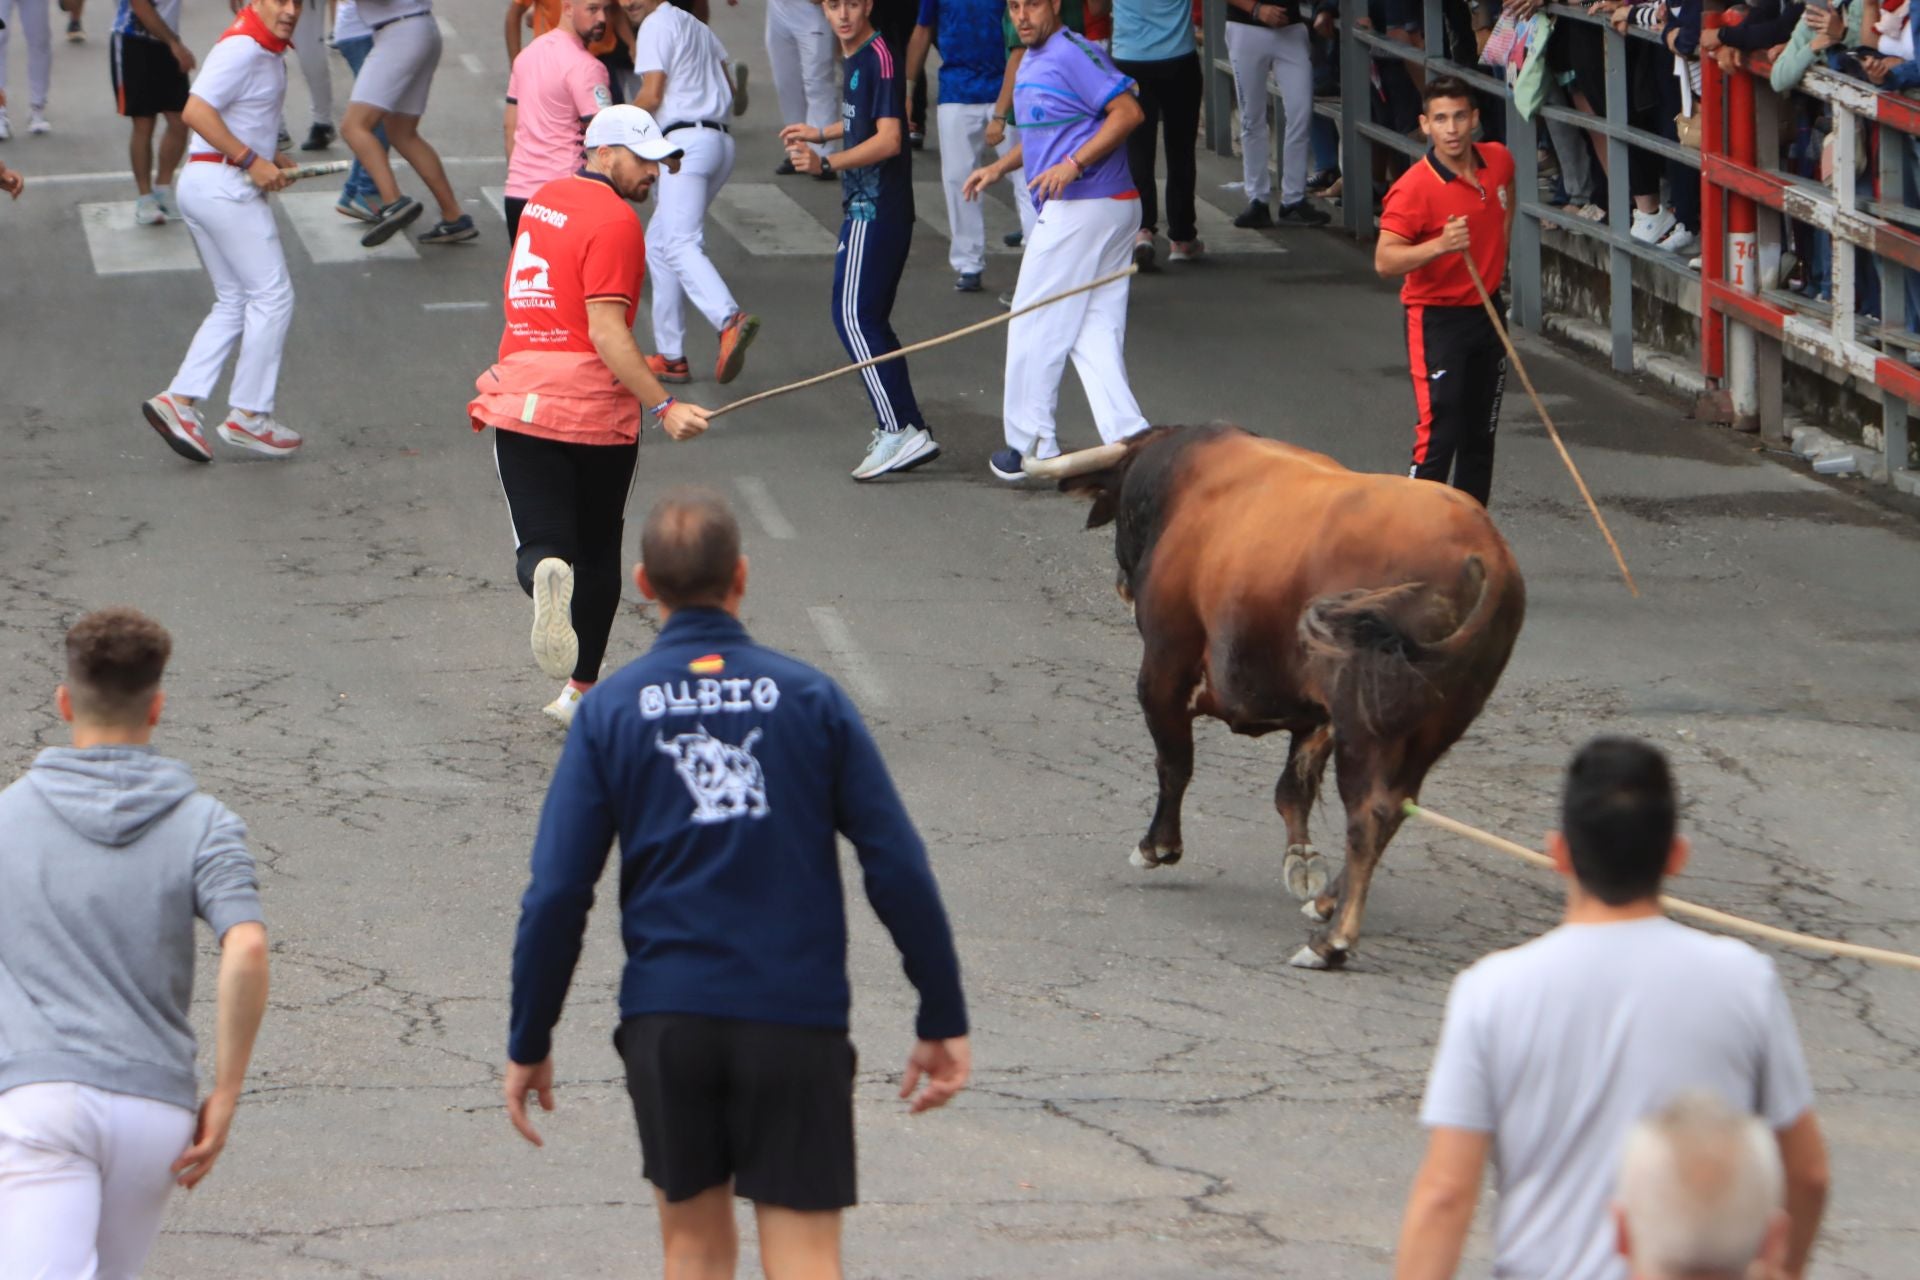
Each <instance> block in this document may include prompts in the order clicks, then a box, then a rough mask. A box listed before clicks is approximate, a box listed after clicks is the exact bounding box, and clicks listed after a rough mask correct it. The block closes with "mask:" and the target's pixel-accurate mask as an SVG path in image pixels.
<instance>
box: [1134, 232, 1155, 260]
mask: <svg viewBox="0 0 1920 1280" xmlns="http://www.w3.org/2000/svg"><path fill="white" fill-rule="evenodd" d="M1133 265H1134V266H1136V267H1138V268H1140V269H1141V270H1142V271H1151V270H1153V232H1151V231H1148V230H1147V229H1146V228H1145V227H1142V228H1141V229H1140V230H1138V231H1136V232H1134V233H1133Z"/></svg>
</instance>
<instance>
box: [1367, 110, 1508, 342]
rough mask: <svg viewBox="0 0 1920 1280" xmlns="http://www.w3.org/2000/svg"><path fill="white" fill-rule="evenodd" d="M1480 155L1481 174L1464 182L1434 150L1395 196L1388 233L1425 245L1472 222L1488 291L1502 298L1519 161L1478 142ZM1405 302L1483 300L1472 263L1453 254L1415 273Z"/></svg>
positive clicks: (1390, 195) (1403, 292) (1403, 293)
mask: <svg viewBox="0 0 1920 1280" xmlns="http://www.w3.org/2000/svg"><path fill="white" fill-rule="evenodd" d="M1473 155H1474V173H1473V175H1472V177H1462V176H1461V175H1459V174H1456V173H1455V172H1454V171H1453V170H1451V169H1449V168H1447V166H1446V165H1445V164H1443V163H1441V160H1440V157H1439V156H1437V155H1435V154H1434V152H1433V151H1432V150H1431V149H1429V150H1428V152H1427V154H1426V157H1425V158H1424V159H1422V160H1421V161H1419V162H1418V163H1417V164H1415V165H1414V166H1413V167H1412V168H1411V169H1408V170H1407V171H1406V172H1405V173H1403V174H1401V175H1400V178H1399V181H1397V182H1395V183H1394V184H1393V186H1392V188H1391V189H1390V190H1388V192H1387V199H1386V204H1385V206H1384V208H1383V209H1382V210H1381V213H1380V229H1381V230H1382V231H1391V232H1392V233H1393V234H1394V235H1396V236H1399V237H1400V238H1401V239H1402V240H1405V241H1406V242H1407V243H1408V244H1423V243H1425V242H1426V241H1428V240H1431V239H1433V238H1434V237H1435V236H1437V235H1439V234H1440V233H1441V232H1442V231H1444V230H1445V229H1446V225H1447V220H1448V219H1449V218H1465V219H1466V220H1467V237H1468V242H1469V244H1470V246H1471V247H1470V248H1469V249H1468V252H1469V253H1471V254H1472V255H1473V264H1474V266H1476V267H1478V268H1479V269H1480V278H1481V279H1482V280H1484V281H1485V282H1486V285H1487V290H1488V292H1489V293H1497V292H1499V289H1500V282H1501V280H1502V279H1503V278H1504V277H1505V275H1506V265H1507V215H1508V204H1509V202H1510V201H1511V200H1512V199H1513V191H1512V188H1513V155H1512V153H1511V152H1509V151H1508V150H1507V149H1506V148H1505V147H1504V146H1502V145H1500V144H1499V143H1497V142H1476V143H1474V144H1473ZM1474 179H1478V181H1479V185H1478V186H1476V185H1474ZM1400 301H1402V302H1404V303H1406V304H1407V305H1409V306H1416V305H1425V306H1434V307H1477V306H1479V305H1480V295H1479V293H1478V292H1477V291H1475V289H1474V287H1473V277H1472V276H1471V275H1469V274H1468V273H1467V264H1466V263H1465V262H1464V261H1462V260H1461V256H1460V255H1459V254H1457V253H1449V254H1447V255H1445V256H1444V257H1439V258H1435V259H1434V260H1433V261H1432V262H1429V263H1428V264H1427V265H1426V266H1424V267H1421V268H1420V269H1419V270H1417V271H1410V272H1408V273H1407V278H1406V279H1405V280H1404V281H1403V282H1402V283H1401V285H1400Z"/></svg>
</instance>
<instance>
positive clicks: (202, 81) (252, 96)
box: [187, 35, 287, 160]
mask: <svg viewBox="0 0 1920 1280" xmlns="http://www.w3.org/2000/svg"><path fill="white" fill-rule="evenodd" d="M192 92H193V96H194V97H196V98H198V99H200V100H201V101H202V102H204V103H206V104H207V105H208V106H210V107H212V108H213V109H214V110H215V111H218V112H219V113H220V120H221V123H223V124H225V125H226V126H227V130H228V132H230V133H232V134H233V136H234V137H236V138H238V139H240V141H242V142H244V143H246V144H247V146H248V147H250V148H252V150H253V152H254V154H256V155H259V156H262V157H264V158H266V159H268V160H272V159H273V153H274V143H275V142H277V141H279V138H280V112H281V109H282V108H283V107H284V106H285V105H286V99H287V62H286V59H285V58H284V57H283V56H282V55H280V54H277V53H274V52H273V51H272V50H270V49H268V48H267V47H266V46H265V45H262V44H261V43H260V42H259V41H257V40H255V39H253V38H252V37H251V36H244V35H234V36H225V37H222V38H221V39H220V40H218V41H216V42H215V43H214V46H213V49H212V50H211V51H210V52H209V53H208V54H207V57H206V61H204V62H202V63H201V64H200V74H199V75H197V76H195V77H194V78H193V91H192ZM218 150H219V148H218V147H216V146H214V145H213V144H212V143H211V142H208V141H207V140H206V139H205V138H203V137H201V136H200V135H199V134H197V133H196V134H194V135H193V136H192V137H190V138H188V139H187V154H188V155H193V154H194V153H196V152H201V151H218Z"/></svg>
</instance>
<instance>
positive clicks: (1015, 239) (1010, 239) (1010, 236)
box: [1000, 231, 1027, 249]
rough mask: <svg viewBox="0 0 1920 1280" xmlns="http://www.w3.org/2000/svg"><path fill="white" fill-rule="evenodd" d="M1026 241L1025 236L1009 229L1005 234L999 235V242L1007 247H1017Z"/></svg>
mask: <svg viewBox="0 0 1920 1280" xmlns="http://www.w3.org/2000/svg"><path fill="white" fill-rule="evenodd" d="M1026 242H1027V238H1026V237H1025V236H1023V235H1021V234H1020V233H1019V232H1018V231H1009V232H1007V234H1005V235H1003V236H1001V237H1000V243H1001V244H1003V245H1005V246H1007V248H1009V249H1018V248H1019V247H1020V246H1021V245H1023V244H1025V243H1026Z"/></svg>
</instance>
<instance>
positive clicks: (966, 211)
mask: <svg viewBox="0 0 1920 1280" xmlns="http://www.w3.org/2000/svg"><path fill="white" fill-rule="evenodd" d="M992 119H993V104H992V103H991V102H943V103H941V104H940V107H939V109H938V110H937V111H936V112H935V113H934V125H935V128H936V129H937V130H938V131H939V137H940V142H939V146H940V185H941V187H942V188H943V189H944V190H945V191H946V196H947V230H948V231H949V232H951V233H952V234H951V238H950V239H949V240H948V241H947V265H949V266H951V267H952V268H953V269H954V270H955V271H958V272H961V273H963V274H964V273H966V272H970V271H971V272H979V271H985V270H986V269H987V211H986V209H985V207H984V206H983V204H982V201H980V200H967V199H964V198H963V197H962V196H961V194H960V189H961V188H962V187H964V186H965V185H966V183H967V175H968V174H970V173H972V172H973V171H974V169H975V168H977V167H978V164H977V162H978V160H979V156H980V148H981V146H982V144H984V143H985V142H986V139H987V123H988V122H989V121H990V120H992Z"/></svg>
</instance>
